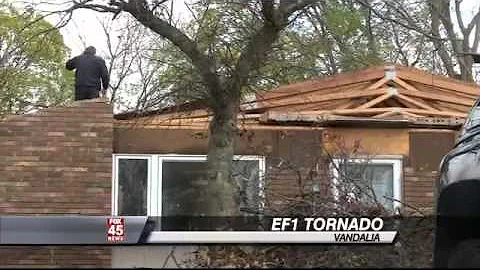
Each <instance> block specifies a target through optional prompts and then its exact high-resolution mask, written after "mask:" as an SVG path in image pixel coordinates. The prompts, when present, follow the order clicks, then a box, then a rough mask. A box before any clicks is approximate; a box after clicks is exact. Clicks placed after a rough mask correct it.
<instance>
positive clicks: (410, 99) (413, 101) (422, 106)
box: [396, 93, 438, 111]
mask: <svg viewBox="0 0 480 270" xmlns="http://www.w3.org/2000/svg"><path fill="white" fill-rule="evenodd" d="M396 98H398V99H403V100H405V101H408V102H410V103H412V104H414V105H415V106H417V107H420V108H422V109H425V110H433V111H438V110H437V109H435V108H433V107H432V106H429V105H427V104H426V103H424V102H421V101H416V100H414V99H413V98H409V97H407V96H405V95H402V94H400V93H399V94H397V95H396Z"/></svg>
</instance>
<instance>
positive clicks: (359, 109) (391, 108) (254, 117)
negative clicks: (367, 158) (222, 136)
mask: <svg viewBox="0 0 480 270" xmlns="http://www.w3.org/2000/svg"><path fill="white" fill-rule="evenodd" d="M479 94H480V88H479V86H477V85H476V84H473V83H465V82H462V81H459V80H455V79H451V78H447V77H444V76H439V75H433V74H431V73H427V72H425V71H422V70H419V69H415V68H410V67H404V66H399V65H387V66H377V67H370V68H365V69H362V70H358V71H353V72H345V73H340V74H337V75H333V76H328V77H322V78H318V79H312V80H307V81H304V82H299V83H294V84H289V85H285V86H281V87H279V88H276V89H273V90H271V91H267V92H264V93H260V94H256V96H255V98H253V99H252V100H249V101H245V102H243V104H242V106H241V108H242V109H241V113H240V115H239V119H240V125H245V126H250V127H252V126H259V125H260V126H264V125H289V126H292V125H295V126H298V125H310V126H311V125H312V124H313V125H315V126H330V125H342V124H343V125H348V126H352V125H375V124H380V125H396V126H399V125H400V126H402V125H403V126H418V127H424V126H426V127H441V128H445V127H447V128H458V127H460V126H461V125H462V124H463V122H464V121H465V118H466V117H467V115H468V112H469V110H470V108H471V106H472V105H473V104H474V102H475V100H476V99H477V98H478V96H479ZM191 108H192V109H187V110H180V111H172V110H163V111H158V112H157V113H149V114H147V115H142V116H140V115H139V116H136V117H135V116H134V115H130V117H127V116H128V114H123V115H120V116H117V117H116V118H117V119H123V120H117V124H120V125H122V124H126V125H127V124H130V125H131V124H135V125H141V126H143V127H148V126H150V127H191V128H206V127H207V126H208V121H209V119H210V114H209V113H208V112H207V110H205V109H201V108H199V107H198V106H194V107H191ZM132 116H133V117H132Z"/></svg>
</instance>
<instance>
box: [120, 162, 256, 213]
mask: <svg viewBox="0 0 480 270" xmlns="http://www.w3.org/2000/svg"><path fill="white" fill-rule="evenodd" d="M206 161H207V156H206V155H143V154H138V155H137V154H114V155H113V172H112V173H113V175H112V215H121V216H197V215H198V216H202V215H203V213H202V208H201V206H202V205H203V206H205V205H206V200H208V199H209V198H208V196H201V192H200V191H201V190H202V189H201V187H202V186H205V185H206V184H207V181H206V180H205V170H206ZM232 166H233V175H232V176H233V179H234V185H235V187H234V188H237V189H238V191H239V200H240V202H239V207H240V208H242V209H244V210H245V209H250V210H251V211H258V210H259V209H260V208H262V207H263V206H264V205H263V201H264V200H263V197H264V175H265V158H264V157H263V156H234V159H233V163H232ZM252 208H255V209H256V210H255V209H252Z"/></svg>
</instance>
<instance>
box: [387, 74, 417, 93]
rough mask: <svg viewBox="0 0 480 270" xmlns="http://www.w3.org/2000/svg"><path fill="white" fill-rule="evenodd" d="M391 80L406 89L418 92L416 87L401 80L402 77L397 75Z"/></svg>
mask: <svg viewBox="0 0 480 270" xmlns="http://www.w3.org/2000/svg"><path fill="white" fill-rule="evenodd" d="M393 81H394V82H395V83H396V84H398V85H400V86H401V87H403V88H405V89H407V90H410V91H413V92H419V91H418V89H417V88H415V87H413V86H411V85H410V84H408V83H407V82H405V81H403V80H402V79H400V78H398V77H395V79H393Z"/></svg>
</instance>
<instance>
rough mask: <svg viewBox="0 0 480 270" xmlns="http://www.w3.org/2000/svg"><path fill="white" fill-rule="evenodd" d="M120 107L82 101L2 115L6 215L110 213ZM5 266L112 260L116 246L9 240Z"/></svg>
mask: <svg viewBox="0 0 480 270" xmlns="http://www.w3.org/2000/svg"><path fill="white" fill-rule="evenodd" d="M112 114H113V113H112V107H111V106H110V105H107V104H105V103H104V102H103V101H102V100H88V101H77V102H74V103H73V104H71V105H68V106H64V107H54V108H48V109H44V110H41V111H40V112H37V113H35V114H28V115H15V116H9V117H7V118H6V119H4V120H3V121H1V122H0V172H1V174H2V177H1V178H0V214H1V215H49V214H50V215H62V214H66V215H70V214H73V215H76V214H81V215H109V214H110V202H111V195H110V194H111V193H110V188H111V166H112V165H111V164H112V160H111V159H112V145H113V115H112ZM0 265H1V266H8V265H11V266H14V265H17V266H18V265H24V266H43V267H58V266H64V267H69V266H70V267H71V266H85V267H89V266H91V267H93V266H99V267H108V266H110V250H109V249H107V248H93V247H91V248H90V247H40V246H35V247H14V248H11V247H2V248H0Z"/></svg>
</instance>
